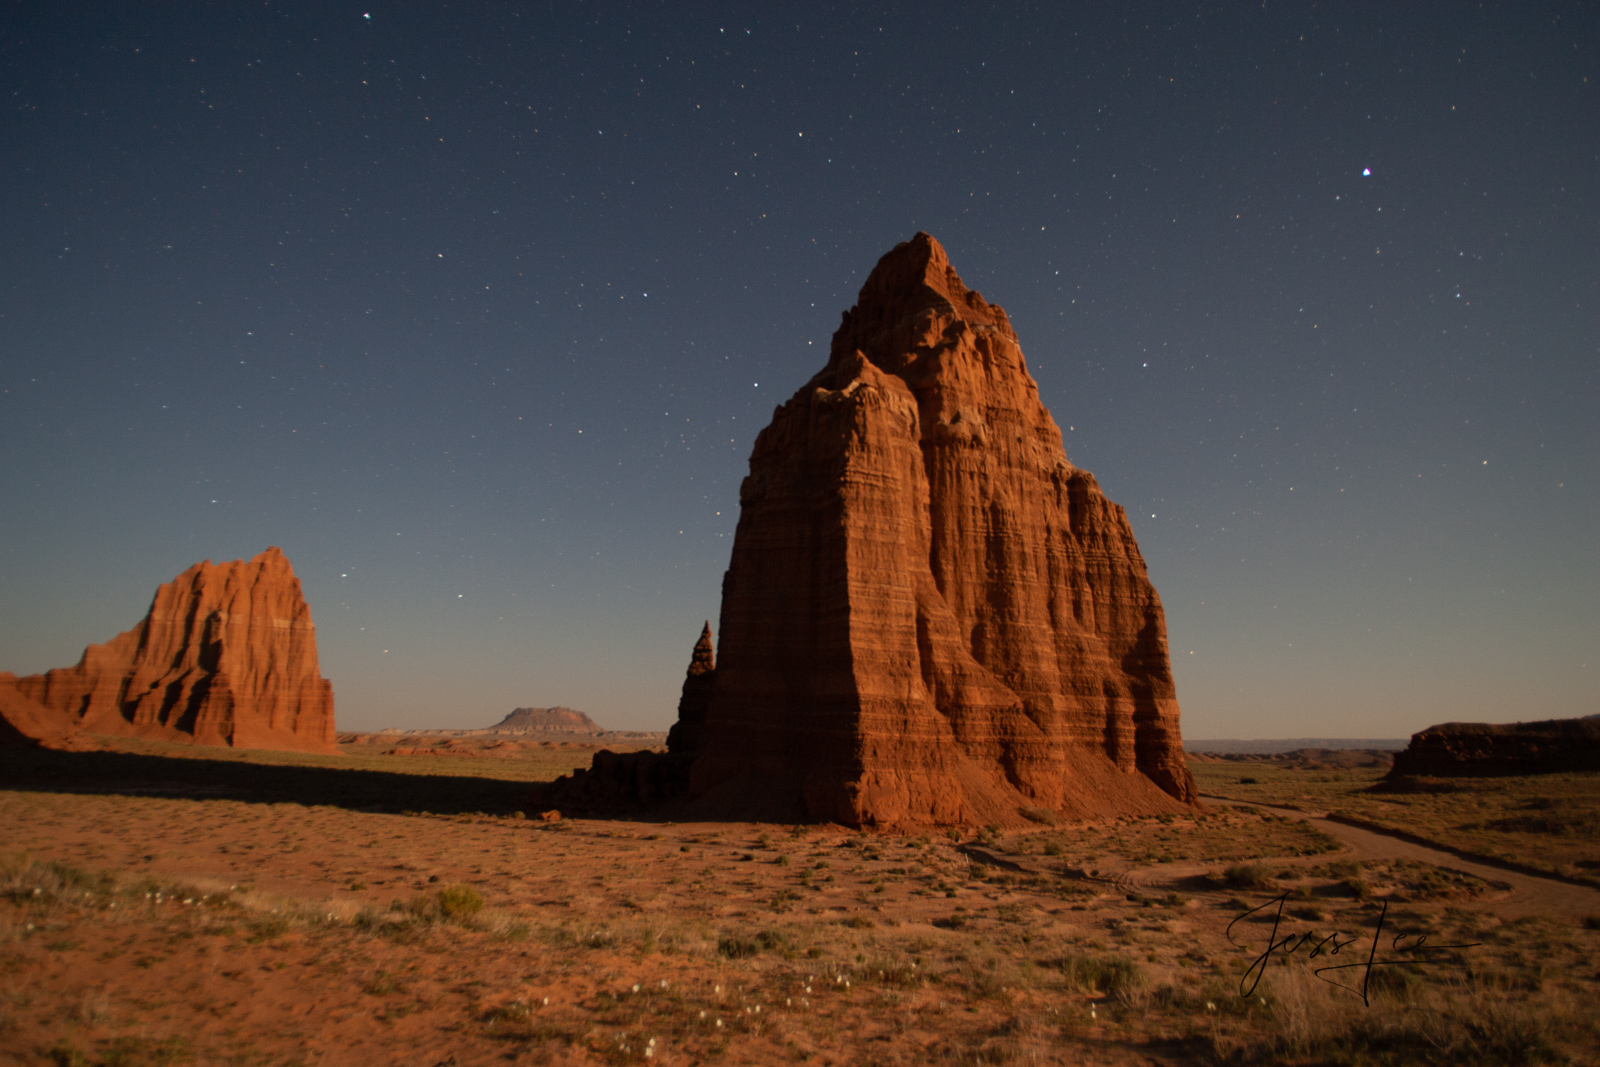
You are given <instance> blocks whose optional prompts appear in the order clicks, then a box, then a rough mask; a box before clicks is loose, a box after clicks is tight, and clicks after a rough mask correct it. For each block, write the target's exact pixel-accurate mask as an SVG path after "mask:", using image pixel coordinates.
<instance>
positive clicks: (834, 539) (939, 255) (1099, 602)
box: [675, 233, 1195, 827]
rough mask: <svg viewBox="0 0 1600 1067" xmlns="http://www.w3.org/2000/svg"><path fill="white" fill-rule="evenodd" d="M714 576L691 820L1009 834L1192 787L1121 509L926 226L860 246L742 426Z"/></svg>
mask: <svg viewBox="0 0 1600 1067" xmlns="http://www.w3.org/2000/svg"><path fill="white" fill-rule="evenodd" d="M722 588H723V593H722V616H721V623H720V629H721V632H722V640H721V644H720V647H719V649H718V656H717V663H716V671H715V674H714V676H713V677H714V685H713V689H712V692H711V694H710V699H709V702H708V704H707V706H706V709H705V711H704V722H703V723H702V724H698V729H697V730H694V731H693V733H694V734H696V735H698V736H696V737H695V739H694V745H693V748H694V749H695V750H697V758H696V759H695V762H694V764H693V768H692V771H691V776H690V783H689V793H690V796H691V798H694V802H695V805H696V807H697V808H698V809H699V810H700V811H702V812H703V813H706V814H717V815H724V816H738V817H744V818H781V819H788V818H809V819H817V820H832V821H836V822H840V823H844V824H847V825H852V826H861V825H875V826H884V827H889V826H896V827H898V826H912V825H918V824H923V825H927V824H968V825H971V824H999V825H1018V824H1020V823H1022V822H1024V821H1026V820H1028V819H1034V820H1039V819H1046V820H1048V819H1050V818H1052V817H1056V816H1062V817H1067V818H1084V817H1098V816H1106V815H1116V814H1138V813H1158V812H1167V811H1178V810H1182V809H1183V807H1184V805H1186V804H1188V803H1192V802H1193V801H1194V798H1195V786H1194V781H1193V779H1192V778H1191V776H1190V775H1189V772H1188V770H1187V769H1186V767H1185V765H1184V759H1183V746H1182V740H1181V738H1180V736H1179V731H1178V703H1177V698H1176V694H1175V691H1174V687H1173V681H1172V672H1171V667H1170V664H1169V662H1168V656H1167V642H1166V622H1165V618H1164V616H1163V614H1162V609H1161V600H1160V598H1159V597H1158V596H1157V595H1156V591H1155V589H1154V587H1152V586H1151V584H1150V580H1149V578H1148V576H1147V575H1146V572H1145V564H1144V560H1143V558H1142V557H1141V556H1140V554H1139V549H1138V546H1137V545H1136V544H1135V543H1134V538H1133V531H1132V529H1131V528H1130V526H1129V524H1128V520H1127V516H1126V515H1125V514H1124V513H1123V510H1122V508H1120V507H1119V506H1117V505H1116V504H1113V503H1112V502H1111V501H1110V500H1108V499H1106V497H1105V495H1104V494H1103V493H1102V492H1101V491H1100V487H1099V486H1098V485H1097V484H1096V482H1095V480H1094V477H1093V476H1092V475H1090V474H1089V473H1088V472H1087V471H1083V470H1079V469H1078V468H1076V467H1074V466H1073V465H1072V464H1071V463H1070V462H1069V461H1068V459H1067V455H1066V452H1065V450H1064V449H1063V447H1062V441H1061V431H1060V429H1059V428H1058V427H1057V426H1056V424H1055V422H1054V421H1053V420H1052V419H1051V417H1050V413H1049V412H1048V411H1047V410H1046V409H1045V406H1044V405H1043V404H1042V403H1041V402H1040V399H1039V392H1038V387H1037V386H1036V385H1035V383H1034V380H1033V378H1032V377H1031V376H1030V375H1029V373H1028V370H1027V365H1026V363H1025V362H1024V360H1023V356H1022V350H1021V348H1020V347H1019V346H1018V343H1017V337H1016V334H1015V333H1014V332H1013V331H1012V328H1011V323H1010V321H1009V320H1008V319H1007V317H1006V314H1005V312H1004V311H1002V310H1001V309H1000V308H999V307H997V306H995V305H993V304H990V303H987V302H986V301H985V300H984V299H983V298H982V297H981V296H980V295H979V294H978V293H976V292H972V291H970V290H968V289H967V287H966V286H965V285H963V284H962V282H961V279H960V278H958V277H957V276H956V273H955V271H954V270H953V269H952V268H951V266H950V263H949V261H948V260H947V259H946V257H945V253H944V250H943V249H942V248H941V247H940V246H939V244H938V242H936V241H935V240H934V239H933V238H932V237H930V236H928V235H927V234H922V233H919V234H917V235H916V236H915V237H914V238H912V239H911V240H910V241H908V242H906V243H904V244H902V245H899V246H898V247H896V248H895V249H894V250H893V251H891V252H889V253H888V254H887V255H885V256H884V257H883V258H882V259H881V260H880V261H879V263H878V265H877V268H876V269H875V270H874V271H873V272H872V275H871V276H870V277H869V278H868V279H867V281H866V284H865V285H864V286H863V287H862V289H861V294H860V297H859V298H858V301H857V304H856V306H855V307H853V308H851V309H850V310H849V311H848V312H846V313H845V316H844V322H843V324H842V325H841V326H840V327H839V330H838V332H837V333H836V334H835V335H834V338H833V345H832V350H831V353H830V356H829V360H828V365H827V366H826V367H825V368H823V370H822V371H821V372H820V373H819V374H817V375H816V376H815V377H814V378H812V379H811V381H809V382H807V383H806V384H805V386H803V387H802V388H801V389H800V391H799V392H797V393H796V394H795V395H794V397H793V398H791V399H790V400H789V401H788V403H786V404H784V405H783V406H782V407H780V408H778V409H777V411H776V413H775V414H774V415H773V419H772V423H771V425H769V426H768V427H767V428H766V429H765V430H763V431H762V432H761V434H760V436H759V437H758V438H757V439H756V443H755V450H754V454H753V455H752V456H751V458H750V474H749V477H747V478H746V479H745V481H744V484H743V486H742V488H741V490H740V514H739V524H738V529H737V532H736V534H735V540H734V546H733V558H732V562H731V563H730V565H729V567H728V571H727V574H726V576H725V577H724V579H723V587H722ZM707 651H708V653H709V649H708V650H707ZM675 751H676V748H675Z"/></svg>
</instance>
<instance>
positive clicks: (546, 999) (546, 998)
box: [543, 997, 550, 1008]
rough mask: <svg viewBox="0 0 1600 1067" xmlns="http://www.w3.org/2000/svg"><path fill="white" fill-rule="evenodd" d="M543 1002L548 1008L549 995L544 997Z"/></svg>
mask: <svg viewBox="0 0 1600 1067" xmlns="http://www.w3.org/2000/svg"><path fill="white" fill-rule="evenodd" d="M543 1004H544V1007H546V1008H548V1007H549V1006H550V998H549V997H545V998H544V1002H543Z"/></svg>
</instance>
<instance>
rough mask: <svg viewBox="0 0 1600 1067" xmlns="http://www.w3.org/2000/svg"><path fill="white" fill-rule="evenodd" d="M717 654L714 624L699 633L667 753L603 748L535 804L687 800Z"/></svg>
mask: <svg viewBox="0 0 1600 1067" xmlns="http://www.w3.org/2000/svg"><path fill="white" fill-rule="evenodd" d="M716 672H717V661H716V654H715V652H714V651H713V650H712V647H711V623H710V621H709V620H708V621H707V622H706V624H705V627H704V628H703V629H702V630H701V631H700V640H698V641H696V642H695V645H694V651H693V652H692V653H691V654H690V657H689V669H688V670H687V671H686V672H684V678H683V692H682V695H680V696H679V698H678V721H677V722H676V723H675V724H674V725H673V727H672V730H671V731H670V732H669V733H668V734H667V751H665V752H654V751H651V750H649V749H645V750H643V751H639V752H612V751H611V750H610V749H601V750H600V751H599V752H596V753H595V754H594V758H593V760H592V762H591V764H590V766H589V767H587V768H579V769H578V770H575V771H573V772H572V773H571V774H565V775H562V776H561V777H560V778H557V779H556V780H555V781H554V782H551V783H550V784H549V785H547V786H543V787H541V788H540V789H538V790H536V791H535V793H534V801H535V803H536V804H537V805H539V806H542V805H546V804H549V805H556V806H562V807H567V808H573V809H578V810H585V809H587V810H594V809H614V808H625V807H633V806H636V805H640V804H654V803H658V802H660V801H664V800H675V799H679V798H681V797H683V796H684V795H685V794H686V793H687V792H688V790H689V768H690V766H691V765H692V764H693V763H694V758H695V754H696V751H697V745H698V742H699V729H700V727H701V726H702V725H703V724H704V722H705V709H706V705H707V703H708V702H709V701H710V698H711V690H712V687H713V685H714V684H715V681H716Z"/></svg>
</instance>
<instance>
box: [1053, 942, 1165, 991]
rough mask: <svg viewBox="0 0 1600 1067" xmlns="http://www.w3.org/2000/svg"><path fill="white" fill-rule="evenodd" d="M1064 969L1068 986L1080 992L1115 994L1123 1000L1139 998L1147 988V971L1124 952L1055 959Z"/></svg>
mask: <svg viewBox="0 0 1600 1067" xmlns="http://www.w3.org/2000/svg"><path fill="white" fill-rule="evenodd" d="M1051 964H1052V965H1053V966H1055V967H1056V968H1058V969H1059V970H1060V971H1061V976H1062V978H1063V979H1064V980H1065V982H1066V984H1067V988H1069V989H1072V990H1076V991H1077V992H1080V993H1089V994H1092V995H1101V996H1108V997H1112V998H1114V999H1116V1000H1119V1001H1123V1002H1131V1001H1133V1000H1135V999H1136V998H1137V997H1138V996H1139V994H1140V993H1141V992H1142V991H1143V990H1144V988H1145V975H1144V971H1143V970H1142V969H1141V968H1140V967H1139V965H1138V964H1137V963H1135V962H1133V961H1132V960H1130V959H1125V958H1123V957H1121V956H1085V955H1079V954H1076V953H1074V954H1072V955H1068V956H1063V957H1062V958H1061V959H1058V960H1052V961H1051Z"/></svg>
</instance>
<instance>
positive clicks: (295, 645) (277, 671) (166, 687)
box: [8, 548, 336, 752]
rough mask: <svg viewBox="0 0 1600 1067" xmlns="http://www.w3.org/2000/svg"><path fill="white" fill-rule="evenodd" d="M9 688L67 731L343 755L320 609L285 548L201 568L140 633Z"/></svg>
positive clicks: (177, 583)
mask: <svg viewBox="0 0 1600 1067" xmlns="http://www.w3.org/2000/svg"><path fill="white" fill-rule="evenodd" d="M10 688H11V689H13V690H14V691H15V692H17V693H19V694H20V695H21V696H22V697H24V698H26V699H28V700H30V701H32V702H34V703H35V704H37V705H40V706H42V707H44V708H46V709H48V710H49V712H50V713H51V715H52V716H53V717H54V719H55V720H56V721H57V722H58V723H60V724H61V725H62V726H63V727H64V728H66V729H69V730H81V731H84V732H88V733H100V734H112V735H119V736H133V737H144V738H153V739H160V740H172V741H193V742H196V743H199V744H209V745H231V746H233V747H235V748H272V749H296V750H301V751H312V752H333V751H336V749H335V746H334V724H333V686H332V684H331V683H330V682H328V680H327V679H325V678H323V677H322V675H321V673H320V672H319V670H318V667H317V634H316V627H315V626H314V625H313V624H312V622H311V609H310V608H309V607H307V606H306V602H305V598H304V597H303V596H302V595H301V592H300V582H299V579H297V578H296V577H295V576H294V570H293V568H292V567H290V565H289V561H288V559H286V558H285V557H284V555H283V553H282V552H281V551H280V550H278V549H277V548H268V549H267V550H266V551H265V552H263V553H261V554H260V555H258V556H256V557H255V558H254V559H252V560H250V561H249V562H245V561H244V560H234V561H233V562H231V563H222V564H213V563H212V562H211V561H210V560H206V561H204V562H201V563H196V564H195V565H194V566H193V567H190V568H189V569H188V570H186V571H184V572H183V573H182V574H180V575H179V576H178V577H177V578H175V579H173V580H172V581H170V582H168V583H166V584H165V585H163V586H161V587H160V588H159V589H157V590H156V595H155V599H154V600H153V601H152V602H151V605H150V610H149V611H148V612H147V613H146V615H145V617H144V619H143V620H142V621H141V622H140V623H139V624H138V625H137V626H135V627H134V628H133V629H131V630H128V631H126V632H124V633H121V634H119V635H117V636H116V637H114V638H112V639H111V640H110V641H108V642H106V643H105V644H103V645H90V646H89V647H88V648H87V649H85V650H84V653H83V658H82V659H80V660H79V661H78V664H77V665H76V666H74V667H62V668H57V669H56V670H52V671H48V672H46V673H45V674H36V675H30V676H28V677H24V678H16V679H15V680H14V681H13V682H12V683H11V685H10ZM8 718H9V716H8Z"/></svg>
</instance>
